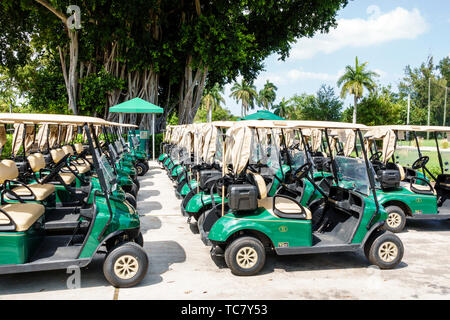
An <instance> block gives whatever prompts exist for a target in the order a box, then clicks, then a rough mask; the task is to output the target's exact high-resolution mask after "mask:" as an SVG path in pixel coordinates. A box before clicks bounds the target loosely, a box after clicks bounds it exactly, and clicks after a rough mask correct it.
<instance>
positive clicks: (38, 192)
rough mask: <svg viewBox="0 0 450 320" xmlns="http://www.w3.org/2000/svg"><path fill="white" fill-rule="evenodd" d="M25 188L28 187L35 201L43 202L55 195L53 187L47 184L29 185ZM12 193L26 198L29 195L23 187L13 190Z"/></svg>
mask: <svg viewBox="0 0 450 320" xmlns="http://www.w3.org/2000/svg"><path fill="white" fill-rule="evenodd" d="M27 187H29V188H30V189H31V191H33V193H34V195H35V196H36V200H37V201H43V200H45V199H47V198H48V197H49V196H51V195H52V194H53V193H55V185H53V184H49V183H45V184H38V183H36V184H29V185H27ZM12 191H13V192H15V193H16V194H17V195H19V196H27V195H29V194H30V191H29V190H28V189H27V188H26V187H24V186H21V187H16V188H13V189H12Z"/></svg>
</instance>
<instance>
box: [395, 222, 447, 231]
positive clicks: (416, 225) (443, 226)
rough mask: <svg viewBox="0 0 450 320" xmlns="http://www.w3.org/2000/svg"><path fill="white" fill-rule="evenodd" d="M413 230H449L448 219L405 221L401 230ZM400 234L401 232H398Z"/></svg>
mask: <svg viewBox="0 0 450 320" xmlns="http://www.w3.org/2000/svg"><path fill="white" fill-rule="evenodd" d="M408 230H411V231H412V230H414V231H424V232H426V231H450V220H412V219H408V220H407V221H406V227H405V229H404V231H403V232H408ZM400 234H401V233H400Z"/></svg>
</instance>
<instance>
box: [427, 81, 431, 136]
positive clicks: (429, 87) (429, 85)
mask: <svg viewBox="0 0 450 320" xmlns="http://www.w3.org/2000/svg"><path fill="white" fill-rule="evenodd" d="M430 91H431V75H430V77H429V78H428V126H430V100H431V95H430ZM429 138H430V133H429V132H427V140H428V139H429Z"/></svg>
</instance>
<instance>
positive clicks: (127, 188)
mask: <svg viewBox="0 0 450 320" xmlns="http://www.w3.org/2000/svg"><path fill="white" fill-rule="evenodd" d="M122 189H123V191H125V192H126V193H129V194H131V195H132V196H133V197H135V198H136V197H137V192H138V189H137V186H136V184H135V183H134V182H133V183H132V184H131V185H125V186H122Z"/></svg>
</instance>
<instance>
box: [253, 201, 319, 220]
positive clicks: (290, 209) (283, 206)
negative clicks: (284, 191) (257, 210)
mask: <svg viewBox="0 0 450 320" xmlns="http://www.w3.org/2000/svg"><path fill="white" fill-rule="evenodd" d="M278 199H279V200H278V202H277V209H278V210H281V211H282V212H283V213H287V214H289V213H293V214H296V213H298V205H297V204H294V203H293V202H292V201H285V202H284V203H283V202H280V201H282V200H284V199H283V198H278ZM258 207H263V208H264V209H266V210H267V211H269V212H270V214H272V215H274V213H273V198H272V197H268V198H264V199H261V200H258ZM302 207H303V209H305V212H306V220H311V219H312V213H311V210H309V209H308V208H307V207H304V206H302Z"/></svg>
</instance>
